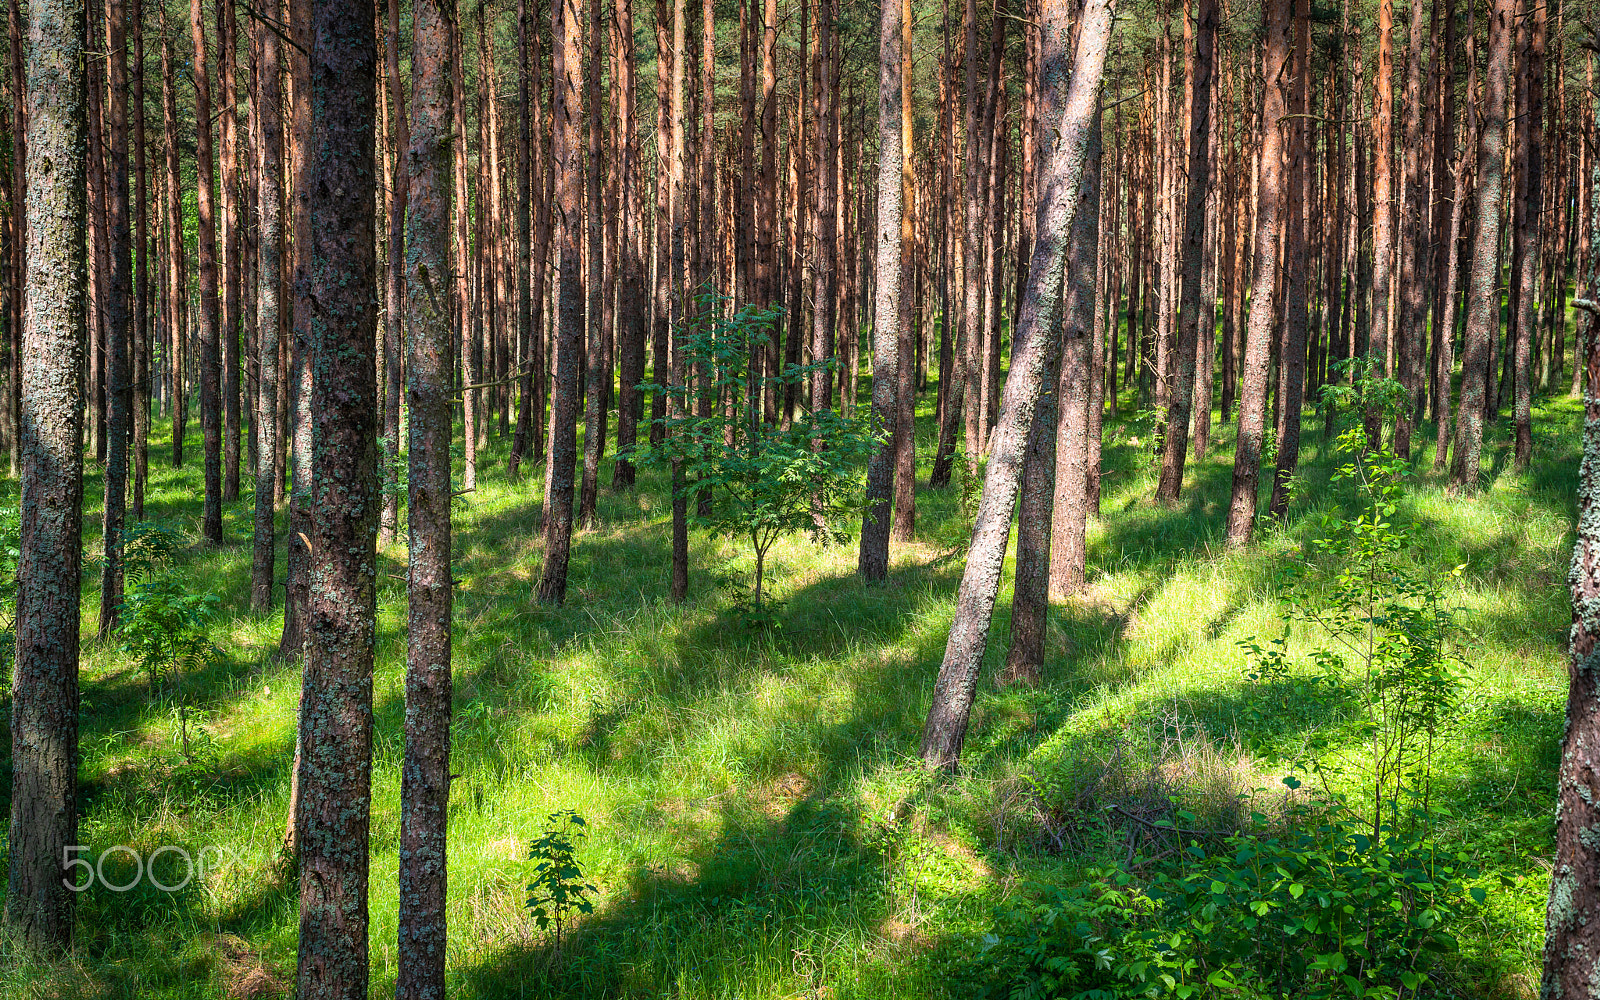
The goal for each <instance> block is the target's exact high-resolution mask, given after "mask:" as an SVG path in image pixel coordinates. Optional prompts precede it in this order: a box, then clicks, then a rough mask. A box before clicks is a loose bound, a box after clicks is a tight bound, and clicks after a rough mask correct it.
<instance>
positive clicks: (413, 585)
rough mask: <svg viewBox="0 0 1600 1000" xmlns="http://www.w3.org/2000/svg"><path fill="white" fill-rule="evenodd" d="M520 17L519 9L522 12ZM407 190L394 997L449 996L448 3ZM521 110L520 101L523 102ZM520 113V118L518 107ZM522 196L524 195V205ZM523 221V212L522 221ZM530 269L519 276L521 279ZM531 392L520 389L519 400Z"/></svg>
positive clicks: (447, 1)
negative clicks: (404, 552) (404, 560)
mask: <svg viewBox="0 0 1600 1000" xmlns="http://www.w3.org/2000/svg"><path fill="white" fill-rule="evenodd" d="M523 10H524V11H525V10H526V5H524V7H523ZM412 11H413V13H412V17H413V22H412V23H413V28H412V40H411V73H412V76H411V79H412V97H411V127H410V129H409V136H408V144H407V146H406V156H405V158H404V162H405V163H406V164H407V165H408V168H409V169H408V170H407V172H406V176H405V177H404V178H403V179H402V181H401V183H403V184H405V186H406V188H407V194H406V202H407V208H408V218H407V221H406V225H407V232H406V246H407V247H408V248H409V253H408V255H407V263H406V271H407V273H406V275H405V276H404V277H405V288H406V331H407V334H406V376H407V377H406V386H407V401H408V410H407V414H408V422H407V428H406V430H407V438H408V441H407V443H408V446H409V447H408V449H407V461H408V463H409V464H408V466H407V474H406V499H407V518H406V523H407V531H408V541H409V548H410V553H411V555H410V560H409V564H408V567H407V571H406V572H407V577H406V593H407V598H408V600H407V615H406V633H407V637H408V638H407V646H406V749H405V761H404V764H403V765H402V767H401V772H400V800H401V804H400V824H401V830H400V899H401V910H400V917H399V924H400V928H399V930H400V943H399V957H400V963H399V964H400V975H399V982H398V984H397V988H396V991H395V996H396V997H397V1000H437V998H442V997H443V996H444V995H445V952H446V948H445V943H446V933H445V931H446V911H445V889H446V883H447V881H448V879H447V876H448V872H449V868H448V865H447V861H446V853H445V844H446V836H445V835H446V828H447V821H448V812H449V800H450V618H451V601H452V587H451V580H450V499H451V497H450V492H451V488H450V430H451V426H450V425H451V416H452V412H453V409H454V407H453V405H452V398H451V397H452V395H453V391H452V390H453V379H454V371H453V368H452V364H451V362H452V356H453V353H454V352H453V350H452V340H453V331H452V330H451V328H450V293H449V289H450V279H449V275H450V271H451V260H450V199H451V193H452V190H451V189H452V184H451V180H452V177H451V171H452V155H453V154H452V152H451V146H452V145H453V144H454V143H455V142H456V141H459V140H457V139H456V138H455V137H454V136H453V135H452V132H451V119H450V105H451V98H450V80H451V77H452V75H453V73H454V69H453V65H452V63H453V60H452V58H451V56H452V49H451V44H450V22H451V21H453V20H454V19H455V17H456V10H455V4H454V3H453V2H452V0H415V3H414V5H413V8H412ZM524 103H526V102H524ZM524 113H526V109H525V110H524ZM525 196H526V195H525V193H524V195H523V197H525ZM524 217H525V213H524ZM526 266H527V265H526V264H525V263H523V264H520V265H519V267H521V268H522V269H524V270H526ZM526 390H527V383H526V382H524V391H525V392H526Z"/></svg>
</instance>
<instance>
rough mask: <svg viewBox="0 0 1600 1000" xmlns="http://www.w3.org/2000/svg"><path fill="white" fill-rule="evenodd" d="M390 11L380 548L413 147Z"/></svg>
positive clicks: (394, 496) (396, 391) (398, 368)
mask: <svg viewBox="0 0 1600 1000" xmlns="http://www.w3.org/2000/svg"><path fill="white" fill-rule="evenodd" d="M388 12H389V38H388V43H387V46H386V50H385V53H384V55H385V63H386V65H385V70H386V76H387V77H388V80H387V83H388V96H389V108H390V110H391V113H392V114H393V115H394V119H393V121H394V125H393V128H394V132H393V141H394V175H393V179H392V181H391V186H390V189H389V192H388V195H389V197H388V203H389V204H388V207H389V219H388V222H389V260H388V268H387V273H386V274H385V276H384V277H385V280H384V283H383V289H384V300H383V313H384V323H383V383H384V384H383V431H382V437H381V438H380V440H381V441H382V445H381V447H380V448H379V454H380V457H381V458H382V460H383V509H382V510H381V511H380V512H379V514H378V539H379V541H380V542H382V543H384V544H387V543H389V542H392V541H394V537H395V532H397V531H399V530H400V466H399V462H400V391H401V390H400V387H401V384H402V380H403V373H402V361H401V357H402V354H403V348H402V346H401V341H402V332H403V330H404V323H405V308H406V301H407V299H406V252H405V246H406V234H405V224H406V194H407V188H408V187H409V182H408V181H407V179H406V166H407V165H406V151H407V150H409V149H410V148H411V137H410V135H409V133H408V129H407V125H406V89H405V85H404V84H403V83H401V80H400V0H389V3H388ZM413 72H414V70H413ZM383 154H384V156H385V157H387V156H388V155H389V151H388V150H387V149H385V150H384V151H383ZM263 197H265V194H264V193H263ZM440 273H441V274H442V273H444V272H443V271H441V272H440ZM258 488H259V487H258Z"/></svg>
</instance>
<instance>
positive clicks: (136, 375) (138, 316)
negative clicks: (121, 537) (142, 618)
mask: <svg viewBox="0 0 1600 1000" xmlns="http://www.w3.org/2000/svg"><path fill="white" fill-rule="evenodd" d="M132 10H133V14H132V18H131V20H132V22H133V60H134V63H133V174H134V185H133V218H134V223H133V225H134V241H135V242H134V248H135V249H134V271H133V334H132V335H133V342H132V346H133V400H132V402H133V504H132V512H133V519H134V521H136V522H137V521H143V520H144V492H145V483H146V481H147V480H148V479H149V475H150V243H149V236H150V228H149V204H148V198H147V197H146V190H147V188H146V182H147V175H146V173H145V128H144V3H143V0H133V8H132Z"/></svg>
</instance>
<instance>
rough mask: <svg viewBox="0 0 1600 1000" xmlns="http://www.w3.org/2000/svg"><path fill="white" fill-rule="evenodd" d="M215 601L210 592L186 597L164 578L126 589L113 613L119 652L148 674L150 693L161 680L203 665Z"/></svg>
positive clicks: (173, 581)
mask: <svg viewBox="0 0 1600 1000" xmlns="http://www.w3.org/2000/svg"><path fill="white" fill-rule="evenodd" d="M219 607H220V602H219V601H218V600H217V597H216V595H215V594H192V593H189V592H188V590H186V589H185V588H184V586H183V584H181V583H180V582H178V581H177V580H176V579H174V578H173V577H172V576H170V575H160V576H152V577H149V578H148V579H146V580H144V581H143V582H141V583H139V584H138V585H136V586H134V587H133V588H131V589H130V590H129V591H128V593H127V596H125V597H124V598H123V601H122V607H121V608H120V609H119V613H118V619H117V630H118V632H119V634H120V635H121V639H122V642H121V649H122V651H123V652H124V653H127V654H129V655H131V656H135V657H137V658H138V659H139V662H140V664H142V665H143V666H144V669H145V670H146V672H147V673H148V674H149V678H150V691H151V693H152V694H154V693H155V690H156V686H157V685H158V684H159V683H160V680H161V676H162V674H164V673H167V672H175V671H181V670H183V669H185V668H191V667H195V666H200V665H202V664H204V663H205V662H206V661H207V660H208V659H209V658H210V657H211V655H212V654H213V652H214V651H215V648H216V647H214V646H213V645H212V644H211V626H212V624H213V623H214V622H215V621H216V617H217V611H218V608H219Z"/></svg>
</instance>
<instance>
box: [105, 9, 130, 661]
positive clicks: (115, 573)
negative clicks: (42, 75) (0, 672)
mask: <svg viewBox="0 0 1600 1000" xmlns="http://www.w3.org/2000/svg"><path fill="white" fill-rule="evenodd" d="M126 22H127V13H126V8H125V7H124V6H123V0H106V26H105V42H106V76H107V82H108V84H109V85H110V89H109V93H108V95H107V102H106V125H107V133H108V134H107V136H106V139H107V141H108V143H109V145H110V149H109V150H108V151H107V155H106V164H105V181H106V222H107V230H108V232H107V233H106V235H107V237H108V247H107V249H108V250H109V251H110V264H111V268H110V274H109V277H110V281H109V282H108V283H107V287H106V293H107V299H108V301H107V302H106V303H105V309H106V326H105V331H106V471H105V501H104V504H103V512H102V518H101V524H102V528H101V531H102V536H101V538H102V545H103V549H102V552H103V558H102V560H101V563H100V635H101V637H102V638H104V637H106V636H109V635H110V634H111V629H112V627H113V626H115V625H116V622H117V610H118V608H119V607H120V606H121V604H122V525H123V520H124V518H125V516H126V512H127V500H128V444H129V436H130V431H131V430H132V424H133V420H132V417H133V414H132V413H131V412H130V411H131V410H132V408H133V385H132V378H131V376H132V372H131V371H130V368H131V363H130V362H131V357H130V353H131V352H130V344H129V341H131V340H132V339H133V336H134V331H135V329H136V327H135V326H134V323H133V318H134V317H133V247H132V243H133V234H132V232H131V231H130V227H129V219H128V50H127V46H126V44H125V42H126V40H127V23H126Z"/></svg>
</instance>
